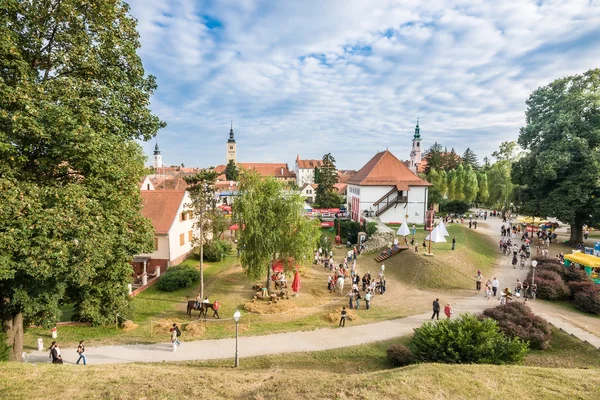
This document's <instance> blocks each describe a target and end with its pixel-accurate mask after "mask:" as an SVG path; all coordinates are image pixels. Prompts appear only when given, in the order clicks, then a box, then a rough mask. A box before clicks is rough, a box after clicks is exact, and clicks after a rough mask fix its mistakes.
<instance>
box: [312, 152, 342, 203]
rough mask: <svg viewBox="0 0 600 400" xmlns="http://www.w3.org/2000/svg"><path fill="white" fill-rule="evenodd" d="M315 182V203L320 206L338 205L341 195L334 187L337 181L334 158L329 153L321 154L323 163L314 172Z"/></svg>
mask: <svg viewBox="0 0 600 400" xmlns="http://www.w3.org/2000/svg"><path fill="white" fill-rule="evenodd" d="M315 178H318V180H316V179H315V183H316V184H317V190H316V196H315V203H316V204H317V205H318V206H319V207H321V208H334V207H339V206H340V204H341V197H340V195H339V194H338V192H337V189H336V188H335V184H336V183H338V179H339V177H338V174H337V169H336V168H335V158H333V156H332V155H331V153H327V154H325V155H324V156H323V164H322V165H321V167H320V168H318V173H315Z"/></svg>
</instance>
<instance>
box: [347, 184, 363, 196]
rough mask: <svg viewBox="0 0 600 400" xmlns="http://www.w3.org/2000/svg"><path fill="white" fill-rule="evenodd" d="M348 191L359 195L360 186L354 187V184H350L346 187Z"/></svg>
mask: <svg viewBox="0 0 600 400" xmlns="http://www.w3.org/2000/svg"><path fill="white" fill-rule="evenodd" d="M348 191H349V192H350V193H352V194H355V195H357V196H360V188H359V187H356V186H350V188H349V189H348Z"/></svg>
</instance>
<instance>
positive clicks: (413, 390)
mask: <svg viewBox="0 0 600 400" xmlns="http://www.w3.org/2000/svg"><path fill="white" fill-rule="evenodd" d="M408 340H409V338H408V337H403V338H399V339H397V340H393V341H387V342H380V343H372V344H368V345H362V346H355V347H347V348H342V349H337V350H328V351H321V352H312V353H293V354H286V355H277V356H266V357H256V358H249V359H242V360H241V362H240V364H241V365H240V368H239V369H233V368H231V365H232V363H233V360H221V361H211V362H184V363H162V364H161V365H160V373H158V374H157V373H156V372H157V367H158V366H157V365H156V364H126V365H100V366H94V365H88V366H87V367H82V366H74V365H66V364H65V365H61V366H58V365H51V364H26V363H25V364H19V363H7V364H4V365H2V366H1V367H0V396H2V398H11V399H26V398H54V397H67V398H87V399H105V398H119V399H136V398H173V399H175V398H188V397H207V398H211V399H231V398H239V399H242V398H244V399H247V398H248V399H290V398H306V399H323V398H336V399H351V398H361V399H363V398H364V399H381V398H384V399H388V398H389V399H397V398H402V399H419V400H420V399H423V400H425V399H488V398H497V397H498V394H499V393H501V394H502V397H506V398H521V397H523V393H527V397H528V398H535V399H541V400H544V399H548V400H550V399H552V400H554V399H576V398H579V399H592V398H599V396H600V374H599V373H598V371H599V370H598V368H600V361H599V358H598V357H597V355H598V350H595V349H593V348H592V347H591V346H590V345H588V344H585V343H582V342H580V341H578V340H577V339H575V338H572V337H570V336H569V335H567V334H565V333H562V332H558V331H555V332H554V337H553V339H552V342H551V345H552V348H551V349H550V350H546V351H543V352H542V351H534V352H531V353H530V354H529V355H528V356H527V359H526V360H525V363H524V364H525V365H523V366H493V365H443V364H417V365H412V366H409V367H405V368H390V365H389V363H388V361H387V359H386V349H387V348H388V346H389V345H390V344H391V343H398V342H401V343H406V342H407V341H408ZM340 382H342V383H343V384H340Z"/></svg>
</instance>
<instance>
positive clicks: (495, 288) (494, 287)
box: [492, 277, 500, 297]
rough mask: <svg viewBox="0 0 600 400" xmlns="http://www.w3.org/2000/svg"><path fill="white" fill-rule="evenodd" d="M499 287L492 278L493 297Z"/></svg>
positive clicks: (496, 280)
mask: <svg viewBox="0 0 600 400" xmlns="http://www.w3.org/2000/svg"><path fill="white" fill-rule="evenodd" d="M499 287H500V282H498V279H496V277H494V280H493V281H492V292H494V297H496V293H497V292H498V288H499Z"/></svg>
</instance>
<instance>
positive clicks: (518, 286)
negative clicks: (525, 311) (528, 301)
mask: <svg viewBox="0 0 600 400" xmlns="http://www.w3.org/2000/svg"><path fill="white" fill-rule="evenodd" d="M522 289H523V284H522V283H521V281H520V280H519V279H517V283H516V284H515V293H517V294H518V295H519V296H521V290H522Z"/></svg>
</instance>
